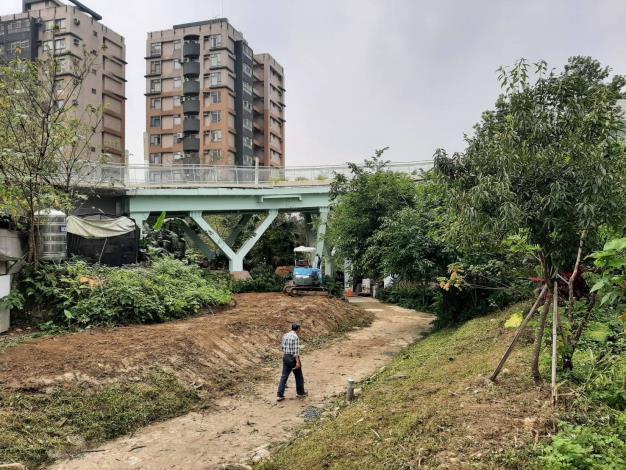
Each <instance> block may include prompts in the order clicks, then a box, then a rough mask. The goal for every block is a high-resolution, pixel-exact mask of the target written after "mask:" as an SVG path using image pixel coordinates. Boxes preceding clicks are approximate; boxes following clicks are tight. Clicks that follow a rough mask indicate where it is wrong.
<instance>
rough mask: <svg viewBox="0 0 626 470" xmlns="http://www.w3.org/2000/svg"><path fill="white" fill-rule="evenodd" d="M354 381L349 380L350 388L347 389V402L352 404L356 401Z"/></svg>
mask: <svg viewBox="0 0 626 470" xmlns="http://www.w3.org/2000/svg"><path fill="white" fill-rule="evenodd" d="M354 383H355V381H354V379H348V386H347V387H346V401H347V402H348V403H350V402H351V401H353V400H354Z"/></svg>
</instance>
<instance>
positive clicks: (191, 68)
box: [183, 62, 200, 77]
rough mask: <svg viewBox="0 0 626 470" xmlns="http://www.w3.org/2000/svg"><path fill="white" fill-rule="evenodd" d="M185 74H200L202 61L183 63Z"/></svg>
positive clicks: (192, 75) (190, 75)
mask: <svg viewBox="0 0 626 470" xmlns="http://www.w3.org/2000/svg"><path fill="white" fill-rule="evenodd" d="M183 76H184V77H198V76H200V62H184V63H183Z"/></svg>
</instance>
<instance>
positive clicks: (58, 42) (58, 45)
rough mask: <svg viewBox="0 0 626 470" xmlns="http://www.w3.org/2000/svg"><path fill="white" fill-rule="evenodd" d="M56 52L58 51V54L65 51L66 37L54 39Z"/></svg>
mask: <svg viewBox="0 0 626 470" xmlns="http://www.w3.org/2000/svg"><path fill="white" fill-rule="evenodd" d="M54 52H56V53H57V54H59V53H61V52H65V39H55V40H54Z"/></svg>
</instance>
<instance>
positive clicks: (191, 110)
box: [183, 100, 200, 114]
mask: <svg viewBox="0 0 626 470" xmlns="http://www.w3.org/2000/svg"><path fill="white" fill-rule="evenodd" d="M199 112H200V100H185V101H183V114H198V113H199Z"/></svg>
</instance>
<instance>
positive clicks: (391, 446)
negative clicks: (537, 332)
mask: <svg viewBox="0 0 626 470" xmlns="http://www.w3.org/2000/svg"><path fill="white" fill-rule="evenodd" d="M524 307H525V306H523V305H520V304H518V305H514V306H511V307H510V308H509V309H507V310H506V311H504V312H500V313H499V314H498V315H495V316H489V317H483V318H478V319H475V320H472V321H470V322H467V323H465V324H464V325H462V326H460V327H458V328H454V329H445V330H440V331H437V332H435V333H432V334H431V335H429V336H428V337H426V338H425V339H424V340H422V341H419V342H417V343H415V344H414V345H413V346H411V347H410V348H408V349H407V350H406V351H404V352H403V353H401V354H400V355H399V356H397V358H396V359H395V360H394V361H393V362H392V363H391V364H390V365H389V366H387V367H386V368H385V369H384V370H383V371H382V372H380V373H379V374H377V375H376V376H374V377H372V378H370V379H369V380H367V381H366V382H365V383H364V384H363V394H362V396H361V398H360V399H359V400H358V401H357V402H355V403H354V404H352V405H350V406H344V407H343V409H342V410H341V412H340V413H339V414H338V416H337V417H336V418H332V417H330V418H327V419H322V420H320V421H318V422H316V423H315V424H312V425H311V426H310V427H308V428H305V429H304V430H303V432H302V435H301V436H300V437H299V438H297V439H296V440H295V441H293V442H292V443H290V444H287V445H286V446H284V447H283V448H282V449H279V450H277V452H276V453H275V455H274V456H273V457H272V459H271V460H269V461H266V462H264V463H262V464H260V465H259V466H258V468H261V469H264V470H270V469H271V470H274V469H286V468H298V469H303V470H306V469H320V468H323V469H342V470H343V469H363V468H368V469H369V468H372V469H374V468H389V469H391V468H393V469H404V468H407V469H408V468H417V467H419V466H426V467H436V466H448V467H450V468H459V467H474V466H478V467H481V466H483V467H484V466H486V467H492V466H498V465H501V464H502V456H504V455H506V454H507V452H509V451H510V450H511V449H513V448H522V447H524V445H525V444H526V443H528V442H532V441H533V440H534V438H535V436H536V435H537V434H538V433H543V431H544V430H545V428H546V426H547V425H548V423H549V422H550V421H551V416H550V415H551V411H550V409H546V410H544V409H542V408H541V406H538V405H537V401H536V400H537V399H538V398H541V397H542V396H543V395H542V394H543V393H544V392H542V391H539V390H537V389H536V388H535V387H534V386H533V383H532V379H531V377H530V373H529V368H528V364H529V362H528V361H529V357H530V347H529V345H530V341H529V338H525V339H524V341H523V342H522V344H521V346H520V348H519V349H518V350H517V351H516V352H515V353H514V354H513V355H512V356H511V358H510V360H509V363H508V364H507V370H506V371H505V373H504V375H503V377H502V378H501V380H500V383H499V384H498V385H491V384H490V382H489V381H488V380H487V379H486V378H487V377H488V375H489V373H490V372H492V370H493V368H494V366H495V365H496V364H497V361H498V359H499V358H500V357H501V355H502V353H503V351H504V349H505V348H506V346H507V344H508V342H509V341H510V339H511V337H512V334H513V333H514V331H511V330H506V329H504V328H503V325H504V322H505V320H506V319H507V318H508V317H509V316H510V315H511V314H512V313H513V312H516V311H519V310H520V309H523V308H524Z"/></svg>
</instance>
